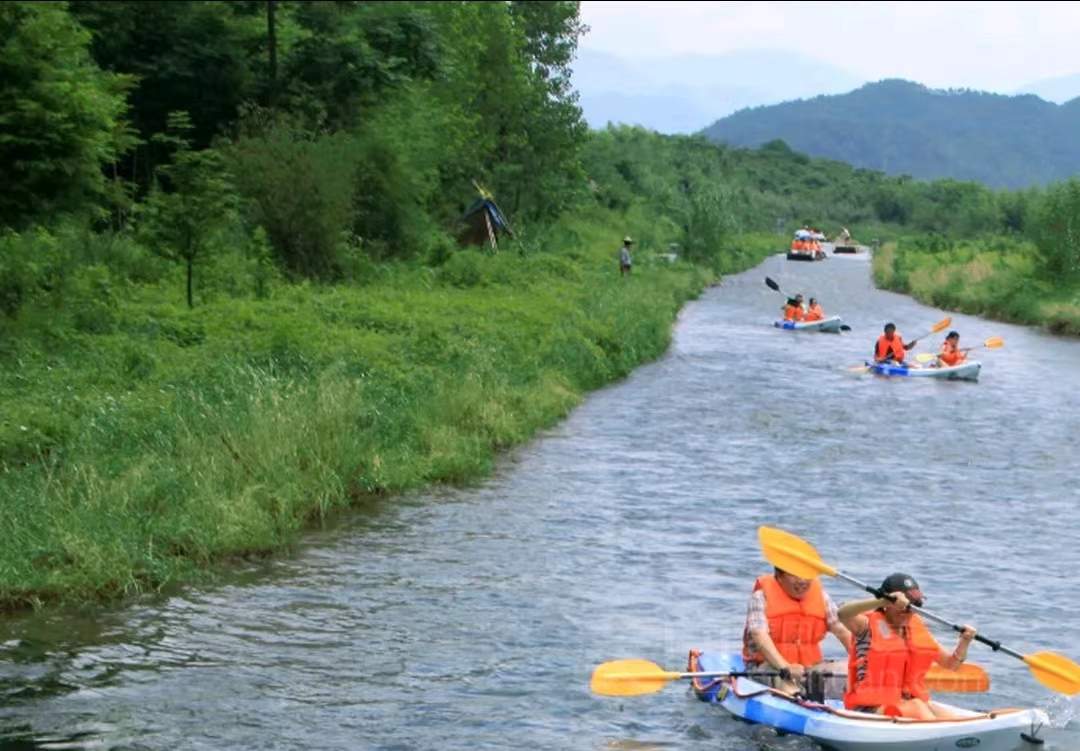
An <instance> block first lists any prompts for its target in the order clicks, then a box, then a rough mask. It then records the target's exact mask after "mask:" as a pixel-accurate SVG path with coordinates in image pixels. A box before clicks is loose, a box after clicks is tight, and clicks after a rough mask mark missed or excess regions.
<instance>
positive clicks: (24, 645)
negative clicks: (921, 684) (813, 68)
mask: <svg viewBox="0 0 1080 751" xmlns="http://www.w3.org/2000/svg"><path fill="white" fill-rule="evenodd" d="M635 273H639V272H638V271H635ZM641 273H647V270H646V269H643V270H642V271H641ZM766 275H768V276H771V277H772V278H773V279H775V280H776V281H777V282H779V285H780V287H781V289H783V290H784V291H785V292H787V293H789V294H794V293H795V292H801V293H802V294H803V295H805V296H807V297H809V296H816V297H818V298H819V299H820V301H821V302H822V304H823V306H824V308H825V312H826V315H830V314H834V313H838V314H840V315H842V316H843V317H844V320H845V321H846V322H847V323H848V324H849V325H851V327H852V329H853V330H852V331H851V332H848V333H845V334H842V335H828V334H815V333H806V332H788V331H780V330H777V329H774V328H772V327H771V322H772V320H773V319H774V318H776V317H778V315H779V311H780V308H781V306H782V304H783V297H782V296H781V295H779V294H777V293H776V292H775V291H773V290H770V289H769V288H768V287H767V286H766V285H765V284H764V279H765V277H766ZM946 315H948V313H946V312H944V311H939V310H934V309H932V308H928V307H926V306H924V305H920V304H918V303H916V302H914V301H913V300H911V299H909V298H907V297H904V296H901V295H897V294H892V293H888V292H882V291H879V290H876V289H874V288H873V285H872V283H871V280H870V275H869V263H868V261H867V259H866V258H865V257H860V256H855V257H844V256H834V257H831V258H829V259H828V260H826V261H821V262H816V263H799V262H789V261H786V260H784V258H783V256H777V257H773V258H770V259H768V260H767V261H766V262H764V263H763V264H762V265H760V266H758V267H757V268H755V269H753V270H751V271H748V272H745V273H743V274H739V275H735V276H730V277H728V278H726V279H725V280H724V282H723V284H721V285H719V286H717V287H714V288H711V289H709V290H708V291H707V292H706V293H705V294H704V295H703V296H702V297H701V298H700V299H698V300H696V301H694V302H692V303H690V304H689V305H687V306H686V307H685V308H684V310H683V311H682V314H681V315H680V319H679V321H678V322H677V324H676V326H675V329H674V334H673V342H672V346H671V348H670V350H669V351H668V353H667V354H666V355H665V356H664V357H663V358H661V359H660V360H658V361H657V362H654V363H651V364H648V365H646V366H643V367H641V368H639V369H638V370H636V371H635V372H634V373H633V374H632V375H631V376H630V377H629V378H627V379H626V380H624V381H622V382H620V383H617V384H613V385H611V386H609V387H607V388H605V389H603V390H600V391H598V392H595V393H593V394H591V395H590V396H589V397H588V399H587V400H586V401H585V402H584V403H583V404H582V405H581V406H580V407H579V408H578V409H577V410H575V411H574V412H573V414H572V415H570V417H569V418H568V419H566V420H565V421H563V422H562V423H560V424H559V425H558V426H557V427H556V428H555V429H553V430H551V431H549V432H547V433H546V434H544V435H541V436H539V437H538V438H537V439H536V440H535V441H533V442H531V443H530V444H529V445H527V446H525V447H523V448H521V449H519V450H517V451H514V452H512V453H510V454H508V455H507V456H505V457H504V458H503V460H502V461H501V462H500V466H499V469H498V471H497V472H496V474H495V475H494V476H493V477H491V478H490V479H488V480H487V481H485V482H482V483H480V484H478V485H477V486H476V487H472V488H464V489H439V490H435V491H432V492H425V493H420V494H415V495H410V496H408V497H404V498H398V499H392V500H390V501H388V502H386V503H385V504H384V505H383V507H382V508H381V509H380V510H379V511H377V512H374V513H369V514H355V515H351V516H348V517H347V518H345V519H342V520H340V521H338V522H336V523H335V524H334V525H333V526H332V527H331V528H329V529H326V530H322V531H317V532H312V533H310V534H309V535H307V536H305V538H304V540H303V543H302V545H301V546H300V547H299V549H298V550H297V551H296V552H295V553H294V554H292V555H288V556H282V557H278V558H275V559H272V560H269V561H265V562H261V563H253V564H249V565H247V566H246V567H244V568H242V569H238V570H236V571H233V572H230V573H229V575H228V576H226V577H224V578H223V580H222V581H221V582H220V583H219V584H217V585H215V586H213V587H202V588H188V589H185V590H184V591H182V592H180V593H176V594H172V595H169V596H167V597H166V596H157V597H147V598H142V599H139V600H137V601H135V602H132V603H128V604H126V605H124V606H122V607H108V608H106V607H95V608H88V609H85V610H82V611H79V612H76V613H72V612H49V613H47V614H38V615H27V616H22V617H18V618H12V619H8V620H7V621H4V622H2V623H0V749H4V751H15V750H16V749H18V750H19V751H30V750H32V749H33V750H36V749H84V748H85V749H115V750H117V751H119V750H120V749H124V750H127V751H135V750H136V749H138V750H147V751H149V750H154V751H158V750H162V751H164V750H166V749H168V750H169V751H176V750H178V749H192V750H202V749H207V750H209V749H214V750H215V751H218V750H220V749H245V750H246V749H267V750H269V749H282V750H285V749H290V750H291V749H319V750H329V749H342V750H345V749H348V750H349V751H355V750H356V749H363V750H364V751H368V750H371V751H376V750H378V751H392V750H398V749H400V750H401V751H406V750H409V751H412V750H414V749H417V750H422V751H427V750H429V749H430V750H431V751H457V750H458V749H460V750H461V751H466V750H467V751H475V750H476V749H552V750H561V749H575V750H584V751H617V750H620V749H626V750H630V749H638V750H640V749H703V750H704V749H709V750H710V751H743V750H747V751H757V749H762V748H783V749H792V750H801V749H813V748H815V746H814V745H813V744H810V743H808V742H806V741H805V740H801V739H796V738H790V737H789V738H784V739H779V740H778V739H776V738H775V737H774V736H773V735H772V734H771V732H769V731H767V730H765V729H763V728H760V727H754V726H749V725H745V724H742V723H740V722H737V721H735V720H733V719H732V718H731V717H730V716H728V715H726V713H725V712H724V711H723V710H721V709H719V708H718V707H715V706H711V705H708V704H705V703H702V702H699V701H696V700H695V699H694V698H693V697H692V695H690V694H688V692H687V686H686V682H685V681H673V682H671V683H669V684H667V685H666V686H665V687H664V688H663V689H662V690H660V691H658V692H656V693H654V694H650V695H646V696H637V697H625V698H612V697H604V696H597V695H595V694H593V693H592V692H591V691H590V690H589V685H588V683H589V676H590V674H591V672H592V670H593V669H594V668H595V667H596V666H597V665H599V664H600V663H602V662H605V661H607V660H614V659H621V658H627V657H637V658H643V659H646V660H651V661H653V662H656V663H658V664H660V665H662V666H663V667H665V668H666V669H671V670H685V667H686V661H687V655H688V651H689V650H690V649H692V648H696V649H704V650H719V649H724V650H728V649H736V648H738V643H739V638H740V634H741V629H742V621H743V617H744V614H745V608H746V598H747V595H748V593H749V590H750V587H751V585H752V583H753V579H754V577H756V576H757V575H758V574H760V573H762V572H765V571H768V570H770V568H769V566H768V564H766V562H765V561H764V559H763V557H762V554H761V551H760V549H759V547H758V543H757V534H756V533H757V528H758V526H759V525H763V524H765V525H770V526H777V527H781V528H783V529H786V530H789V531H791V532H793V533H795V534H797V535H799V536H801V537H803V538H804V539H806V540H808V541H810V542H811V543H813V544H814V545H815V547H816V548H817V549H818V551H819V552H820V554H821V556H822V557H823V558H824V559H825V560H826V561H827V562H829V563H831V564H832V565H834V566H835V567H836V568H837V569H839V570H840V571H842V572H844V573H846V574H848V575H850V576H853V577H855V578H857V579H861V580H863V581H866V582H870V583H873V584H877V583H878V582H880V580H881V579H882V578H883V577H884V576H885V575H886V574H888V573H890V572H892V571H894V570H901V571H906V572H908V573H910V574H912V575H914V576H915V577H916V578H917V579H918V580H919V583H920V584H921V586H922V590H923V592H924V593H925V594H926V596H927V601H926V608H927V609H928V610H929V611H931V612H933V613H936V614H939V615H943V616H946V617H949V618H952V619H954V621H955V622H961V623H962V622H971V623H974V624H975V625H976V626H977V627H978V628H979V629H980V632H981V633H982V634H984V635H985V636H987V637H989V638H991V639H997V640H1000V641H1001V642H1002V643H1003V644H1004V645H1006V646H1009V647H1011V648H1013V649H1015V650H1016V651H1018V652H1021V653H1025V654H1026V653H1031V652H1035V651H1040V650H1049V651H1054V652H1058V653H1061V654H1064V655H1066V656H1069V657H1070V658H1072V659H1074V660H1080V607H1077V606H1076V604H1075V603H1072V601H1071V599H1072V594H1073V588H1072V574H1070V573H1069V572H1070V571H1077V569H1078V565H1080V526H1078V525H1077V524H1075V523H1073V522H1072V521H1070V520H1072V519H1074V518H1075V516H1076V511H1075V509H1076V507H1077V504H1078V501H1080V481H1078V478H1077V473H1076V471H1075V464H1074V461H1075V460H1074V458H1073V457H1075V456H1077V455H1078V453H1080V446H1078V443H1080V420H1078V414H1080V412H1078V404H1080V392H1078V390H1077V389H1076V388H1075V384H1076V382H1077V381H1076V373H1077V368H1078V366H1080V342H1076V341H1071V340H1064V339H1060V338H1055V337H1052V336H1049V335H1046V334H1043V333H1040V332H1038V331H1036V330H1033V329H1028V328H1023V327H1018V326H1011V325H1006V324H1000V323H994V322H991V321H985V320H981V319H979V318H975V317H971V316H965V315H959V314H952V318H953V324H952V327H951V328H955V329H956V330H958V331H959V332H960V333H961V336H962V344H967V345H971V344H977V343H978V342H981V341H983V340H985V339H987V338H988V337H992V336H1000V337H1002V338H1003V339H1004V340H1005V347H1004V348H1002V349H999V350H993V351H982V352H981V353H978V352H977V353H976V354H977V355H978V356H979V359H980V360H981V361H982V362H983V364H984V368H983V371H982V375H981V378H980V381H979V382H978V383H964V382H939V381H932V380H912V379H903V378H895V379H885V378H881V377H876V376H865V375H862V376H860V375H857V374H854V373H852V372H850V371H849V370H848V369H847V368H848V367H850V366H853V365H858V364H861V363H862V361H863V360H864V359H865V357H866V356H867V355H868V354H869V353H870V351H871V350H872V347H873V343H874V340H875V339H876V338H877V336H878V334H879V333H880V331H881V328H882V325H883V323H884V322H885V321H886V320H891V321H894V322H895V323H896V324H897V327H898V329H899V331H900V333H901V334H903V335H904V337H905V338H906V339H910V338H913V337H915V336H918V335H920V334H924V333H926V332H927V331H928V330H929V329H930V328H931V327H932V326H933V325H934V323H936V322H937V321H938V320H940V319H942V318H944V317H945V316H946ZM943 336H944V333H942V334H936V335H933V336H929V337H927V338H926V339H925V340H923V342H922V344H921V345H920V348H919V349H920V351H930V350H932V349H933V348H936V346H937V344H938V342H939V341H940V339H941V338H942V337H943ZM823 583H824V584H825V586H826V588H827V590H828V591H829V592H830V593H831V594H832V595H833V597H834V598H835V599H836V600H837V601H838V602H840V601H843V600H846V599H851V598H854V597H858V596H860V595H862V594H863V593H861V591H860V590H858V589H856V588H854V587H853V586H852V585H850V584H847V583H845V582H844V581H843V580H839V579H829V578H825V579H823ZM930 625H931V628H932V630H933V631H934V632H935V634H936V635H937V636H938V638H939V639H941V641H942V642H943V643H944V644H946V645H947V646H951V645H952V644H953V643H954V641H955V634H954V633H953V632H950V631H949V630H948V629H946V628H943V627H940V626H937V625H936V624H930ZM826 653H827V655H830V656H834V657H835V656H836V655H837V654H838V653H839V647H838V645H837V643H836V642H835V641H834V640H832V639H831V637H830V642H829V643H828V645H827V650H826ZM969 660H970V661H974V662H977V663H978V664H980V665H982V666H984V667H985V668H986V669H987V670H988V671H989V672H990V675H991V678H992V681H993V684H992V687H991V691H990V692H989V693H986V694H968V695H953V696H951V697H949V698H950V700H952V701H955V702H956V703H959V704H963V705H965V706H971V707H975V708H988V707H996V706H1029V705H1037V706H1040V707H1043V708H1045V709H1046V710H1047V711H1048V712H1049V714H1050V717H1051V720H1052V724H1053V726H1054V727H1053V728H1052V729H1051V730H1050V732H1049V733H1048V735H1047V737H1048V738H1049V742H1048V743H1047V746H1046V748H1054V749H1065V750H1067V751H1075V750H1076V749H1080V721H1074V720H1072V716H1073V708H1074V706H1075V704H1074V702H1073V701H1072V700H1071V699H1069V698H1068V697H1064V696H1060V695H1057V694H1054V693H1052V692H1050V691H1049V690H1048V689H1046V688H1044V687H1043V686H1042V685H1040V684H1039V683H1038V682H1037V681H1036V680H1035V679H1034V678H1033V677H1032V675H1031V673H1030V671H1029V669H1028V667H1027V666H1026V665H1025V664H1024V663H1022V662H1021V661H1020V660H1017V659H1014V658H1011V657H1009V656H1007V655H1004V654H1000V653H998V654H995V653H993V652H992V651H991V650H989V649H988V648H986V647H985V646H983V645H981V644H973V645H972V647H971V652H970V656H969Z"/></svg>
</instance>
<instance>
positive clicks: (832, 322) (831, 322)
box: [773, 316, 850, 334]
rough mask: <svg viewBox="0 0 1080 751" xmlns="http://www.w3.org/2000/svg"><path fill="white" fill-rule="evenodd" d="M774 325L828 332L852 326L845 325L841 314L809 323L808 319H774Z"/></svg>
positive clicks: (783, 327) (798, 329)
mask: <svg viewBox="0 0 1080 751" xmlns="http://www.w3.org/2000/svg"><path fill="white" fill-rule="evenodd" d="M773 326H775V327H776V328H778V329H785V330H787V331H821V332H823V333H826V334H839V333H840V332H841V331H844V330H845V328H850V326H848V327H845V326H844V322H843V321H842V320H841V319H840V316H830V317H829V318H822V319H821V320H820V321H810V322H809V323H807V322H806V321H773Z"/></svg>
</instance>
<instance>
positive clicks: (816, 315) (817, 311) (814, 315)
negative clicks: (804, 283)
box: [803, 297, 825, 323]
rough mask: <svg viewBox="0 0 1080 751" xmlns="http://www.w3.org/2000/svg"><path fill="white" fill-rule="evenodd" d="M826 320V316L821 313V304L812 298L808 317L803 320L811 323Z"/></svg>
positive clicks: (807, 310)
mask: <svg viewBox="0 0 1080 751" xmlns="http://www.w3.org/2000/svg"><path fill="white" fill-rule="evenodd" d="M824 318H825V314H824V313H822V312H821V303H819V302H818V301H817V300H816V299H814V298H813V297H811V298H810V304H809V305H808V306H807V308H806V317H805V318H804V319H803V320H804V321H806V322H807V323H809V322H810V321H820V320H823V319H824Z"/></svg>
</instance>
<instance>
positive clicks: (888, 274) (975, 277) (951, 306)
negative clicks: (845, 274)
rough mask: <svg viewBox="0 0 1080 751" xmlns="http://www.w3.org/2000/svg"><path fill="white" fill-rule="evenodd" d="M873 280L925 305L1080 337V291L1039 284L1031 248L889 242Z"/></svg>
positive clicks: (1005, 243) (878, 256)
mask: <svg viewBox="0 0 1080 751" xmlns="http://www.w3.org/2000/svg"><path fill="white" fill-rule="evenodd" d="M873 276H874V283H875V284H876V285H877V286H878V287H879V288H880V289H885V290H889V291H892V292H900V293H902V294H907V295H911V296H912V297H913V298H915V299H916V300H918V301H919V302H923V303H926V304H927V305H933V306H935V307H938V308H943V309H947V310H955V311H959V312H961V313H968V314H971V315H977V316H982V317H984V318H989V319H992V320H996V321H1002V322H1006V323H1018V324H1024V325H1031V326H1040V327H1043V328H1045V329H1047V330H1048V331H1051V332H1053V333H1055V334H1063V335H1069V336H1080V289H1077V288H1074V287H1071V286H1067V285H1062V284H1060V283H1051V282H1050V281H1047V280H1045V279H1042V278H1040V274H1039V264H1038V255H1037V251H1036V249H1035V246H1034V245H1032V244H1031V243H1029V242H1025V241H1018V240H1010V239H1008V238H1000V239H997V240H994V241H957V242H948V243H947V244H943V245H935V244H934V243H933V242H931V241H925V240H924V241H922V242H920V241H918V240H900V241H896V242H889V243H886V244H885V245H884V246H882V247H881V248H880V249H879V250H878V251H877V252H876V253H875V254H874V257H873Z"/></svg>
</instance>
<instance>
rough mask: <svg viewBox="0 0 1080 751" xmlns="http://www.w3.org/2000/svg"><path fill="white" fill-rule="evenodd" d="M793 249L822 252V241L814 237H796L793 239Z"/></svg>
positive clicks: (797, 251) (805, 251) (799, 251)
mask: <svg viewBox="0 0 1080 751" xmlns="http://www.w3.org/2000/svg"><path fill="white" fill-rule="evenodd" d="M791 249H792V250H794V251H795V252H796V253H821V252H822V250H821V243H819V242H818V241H817V240H815V239H814V238H813V237H796V238H794V239H793V240H792V241H791Z"/></svg>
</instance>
